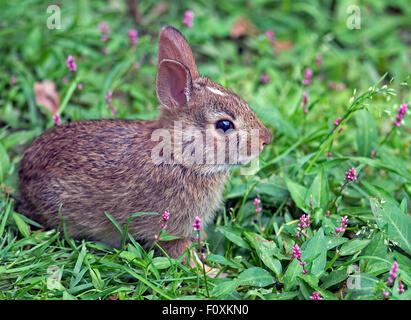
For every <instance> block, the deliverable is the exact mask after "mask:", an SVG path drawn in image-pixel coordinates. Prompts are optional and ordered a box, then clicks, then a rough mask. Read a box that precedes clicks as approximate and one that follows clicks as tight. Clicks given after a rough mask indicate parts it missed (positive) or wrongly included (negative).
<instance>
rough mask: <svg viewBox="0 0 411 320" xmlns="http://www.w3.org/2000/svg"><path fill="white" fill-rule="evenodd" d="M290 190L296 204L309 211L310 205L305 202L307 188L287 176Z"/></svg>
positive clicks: (286, 179)
mask: <svg viewBox="0 0 411 320" xmlns="http://www.w3.org/2000/svg"><path fill="white" fill-rule="evenodd" d="M285 182H286V184H287V188H288V191H289V192H290V195H291V198H292V199H293V201H294V202H295V204H296V206H297V207H298V208H300V209H301V210H303V211H304V212H306V213H307V212H309V206H307V204H306V203H305V196H306V195H307V188H306V187H304V186H302V185H300V184H298V183H296V182H294V181H292V180H291V179H289V178H288V177H285Z"/></svg>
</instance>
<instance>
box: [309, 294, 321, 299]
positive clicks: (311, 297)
mask: <svg viewBox="0 0 411 320" xmlns="http://www.w3.org/2000/svg"><path fill="white" fill-rule="evenodd" d="M310 299H311V300H322V299H323V298H321V297H320V293H319V292H313V293H312V295H311V296H310Z"/></svg>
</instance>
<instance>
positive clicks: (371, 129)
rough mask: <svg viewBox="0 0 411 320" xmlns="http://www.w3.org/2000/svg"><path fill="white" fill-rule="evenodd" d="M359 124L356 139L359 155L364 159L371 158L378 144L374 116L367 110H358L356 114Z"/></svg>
mask: <svg viewBox="0 0 411 320" xmlns="http://www.w3.org/2000/svg"><path fill="white" fill-rule="evenodd" d="M355 121H356V123H357V129H356V138H357V148H358V154H359V155H360V156H362V157H369V156H370V154H371V151H372V150H373V149H374V148H375V145H376V144H377V138H378V134H377V126H376V125H375V121H374V118H373V116H372V115H371V114H370V113H369V112H368V110H366V109H362V110H358V111H357V112H356V113H355Z"/></svg>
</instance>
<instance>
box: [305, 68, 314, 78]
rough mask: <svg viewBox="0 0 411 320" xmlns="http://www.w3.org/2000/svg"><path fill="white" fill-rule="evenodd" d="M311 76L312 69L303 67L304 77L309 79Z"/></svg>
mask: <svg viewBox="0 0 411 320" xmlns="http://www.w3.org/2000/svg"><path fill="white" fill-rule="evenodd" d="M312 76H313V71H312V70H311V69H310V68H307V69H305V71H304V77H305V78H306V79H311V77H312Z"/></svg>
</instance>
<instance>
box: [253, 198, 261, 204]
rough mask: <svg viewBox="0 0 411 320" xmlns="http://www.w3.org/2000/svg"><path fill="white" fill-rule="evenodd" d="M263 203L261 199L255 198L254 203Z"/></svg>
mask: <svg viewBox="0 0 411 320" xmlns="http://www.w3.org/2000/svg"><path fill="white" fill-rule="evenodd" d="M260 203H261V200H260V199H258V198H255V199H254V202H253V205H255V206H258V205H259V204H260Z"/></svg>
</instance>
